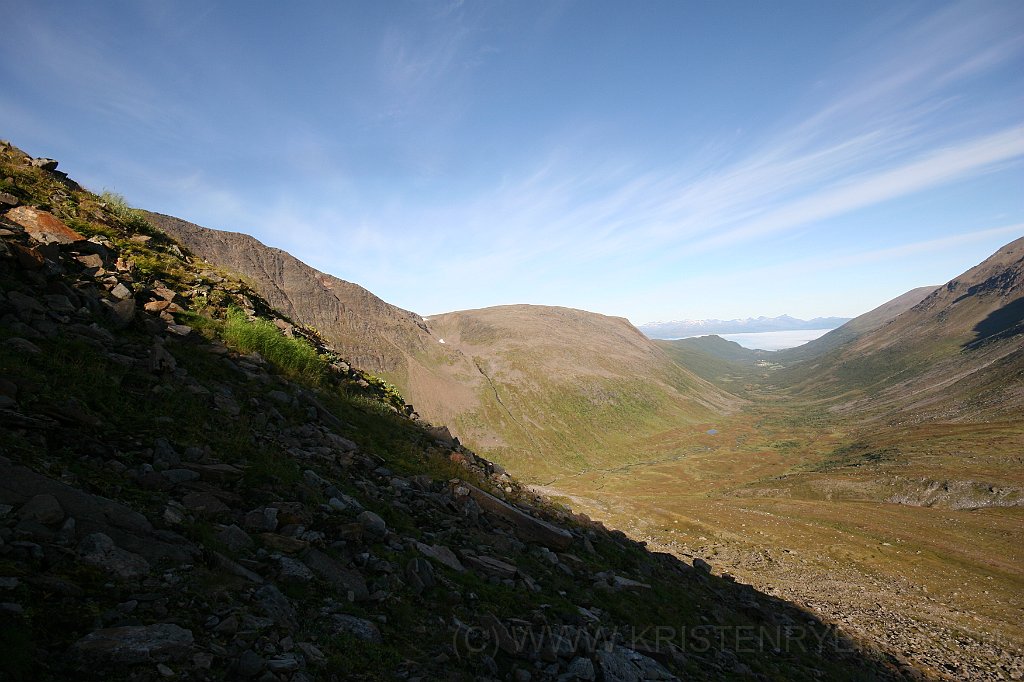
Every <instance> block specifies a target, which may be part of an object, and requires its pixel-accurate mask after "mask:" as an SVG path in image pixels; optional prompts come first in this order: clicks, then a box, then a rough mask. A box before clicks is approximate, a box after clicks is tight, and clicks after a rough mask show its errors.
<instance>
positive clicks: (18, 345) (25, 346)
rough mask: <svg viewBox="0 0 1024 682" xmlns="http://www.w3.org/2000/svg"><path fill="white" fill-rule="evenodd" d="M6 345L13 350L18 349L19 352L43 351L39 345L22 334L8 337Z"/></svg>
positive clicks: (33, 352)
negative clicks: (22, 336) (21, 335)
mask: <svg viewBox="0 0 1024 682" xmlns="http://www.w3.org/2000/svg"><path fill="white" fill-rule="evenodd" d="M4 345H5V346H7V347H8V348H10V349H11V350H15V351H18V352H19V353H28V354H29V355H39V354H40V353H42V352H43V351H42V350H40V348H39V346H37V345H36V344H34V343H32V342H31V341H29V340H28V339H23V338H21V337H20V336H15V337H13V338H10V339H7V341H5V342H4Z"/></svg>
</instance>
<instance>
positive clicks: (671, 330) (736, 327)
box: [637, 315, 851, 339]
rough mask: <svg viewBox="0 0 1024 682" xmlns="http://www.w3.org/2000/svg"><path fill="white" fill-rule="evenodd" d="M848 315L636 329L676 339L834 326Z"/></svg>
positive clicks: (655, 336)
mask: <svg viewBox="0 0 1024 682" xmlns="http://www.w3.org/2000/svg"><path fill="white" fill-rule="evenodd" d="M850 319H851V318H849V317H815V318H814V319H812V320H801V319H798V318H796V317H791V316H789V315H780V316H779V317H763V316H762V317H747V318H744V319H736V320H674V321H672V322H648V323H647V324H642V325H640V326H639V327H637V329H639V330H640V331H642V332H643V333H644V334H646V335H647V336H648V338H652V339H678V338H682V337H684V336H696V335H703V334H742V333H755V332H782V331H793V330H798V329H835V328H836V327H838V326H840V325H843V324H846V323H847V322H849V321H850Z"/></svg>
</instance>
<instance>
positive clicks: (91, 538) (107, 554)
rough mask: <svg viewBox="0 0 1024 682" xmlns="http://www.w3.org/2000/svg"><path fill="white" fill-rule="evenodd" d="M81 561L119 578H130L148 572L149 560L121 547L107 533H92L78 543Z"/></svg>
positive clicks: (139, 576) (138, 576)
mask: <svg viewBox="0 0 1024 682" xmlns="http://www.w3.org/2000/svg"><path fill="white" fill-rule="evenodd" d="M78 552H79V554H81V556H82V561H84V562H85V563H87V564H91V565H93V566H96V567H97V568H101V569H103V570H104V571H107V572H108V573H112V574H113V575H116V576H117V577H119V578H123V579H125V580H131V579H132V578H141V577H142V576H144V575H146V574H148V573H149V562H148V561H146V560H145V559H144V558H142V557H141V556H139V555H138V554H134V553H132V552H129V551H127V550H124V549H121V548H120V547H118V546H117V545H115V544H114V541H113V540H112V539H111V538H110V536H109V535H105V534H104V533H92V534H90V535H87V536H86V537H85V538H84V539H83V540H82V542H80V543H79V545H78Z"/></svg>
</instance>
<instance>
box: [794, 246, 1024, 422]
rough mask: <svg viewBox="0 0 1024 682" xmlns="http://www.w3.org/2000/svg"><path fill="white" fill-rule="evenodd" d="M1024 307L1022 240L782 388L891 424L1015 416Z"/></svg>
mask: <svg viewBox="0 0 1024 682" xmlns="http://www.w3.org/2000/svg"><path fill="white" fill-rule="evenodd" d="M917 291H919V290H915V292H917ZM911 293H914V292H911ZM915 295H916V294H915ZM908 296H909V294H908ZM1022 300H1024V238H1022V239H1018V240H1016V241H1014V242H1011V243H1010V244H1007V245H1006V246H1004V247H1003V248H1001V249H1000V250H999V251H997V252H996V253H995V254H993V255H992V256H991V257H989V258H988V259H986V260H985V261H984V262H982V263H980V264H979V265H977V266H975V267H974V268H971V269H970V270H968V271H967V272H965V273H963V274H962V275H960V276H959V277H957V278H955V279H953V280H951V281H950V282H948V283H947V284H945V285H943V286H941V287H939V288H937V289H935V290H934V291H932V292H931V293H930V294H928V295H927V296H925V297H924V298H923V300H921V301H920V302H919V303H917V304H916V305H913V306H912V307H910V308H909V309H907V310H905V311H904V312H902V313H900V314H899V315H897V316H895V317H893V318H891V319H890V320H888V321H887V322H885V323H884V324H882V325H880V326H878V327H877V328H875V329H874V330H872V331H869V332H867V333H862V334H860V335H858V336H857V337H856V338H854V339H852V340H850V341H848V342H846V343H844V344H843V345H841V346H839V347H837V348H835V349H834V350H832V351H830V352H828V353H826V354H824V355H822V356H820V357H818V358H814V359H812V360H809V361H807V362H804V363H798V364H797V365H795V366H794V367H793V368H792V369H791V370H787V371H786V372H781V373H779V374H778V375H777V376H776V377H775V380H777V381H778V382H780V384H782V385H786V384H787V383H788V384H792V385H794V386H795V388H796V391H797V393H798V394H802V395H810V396H821V397H823V398H824V399H826V400H828V401H830V402H832V403H833V404H834V408H833V409H835V410H836V411H838V412H840V413H849V414H854V413H857V414H861V415H865V416H870V415H876V416H877V417H878V418H880V419H885V420H886V421H888V422H890V423H898V422H907V421H911V422H917V421H922V420H926V421H932V420H939V421H957V422H972V421H988V420H993V419H1001V418H1010V417H1011V416H1012V415H1019V413H1020V412H1019V411H1020V409H1021V408H1022V406H1024V393H1022V392H1021V388H1020V387H1021V385H1022V378H1024V325H1022V320H1024V309H1022V303H1021V302H1022Z"/></svg>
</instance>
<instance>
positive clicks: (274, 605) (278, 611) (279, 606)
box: [256, 585, 298, 628]
mask: <svg viewBox="0 0 1024 682" xmlns="http://www.w3.org/2000/svg"><path fill="white" fill-rule="evenodd" d="M256 600H257V602H258V603H259V605H260V608H261V609H263V612H264V613H265V614H267V616H269V617H270V618H271V619H273V621H274V622H275V623H277V624H278V625H284V626H287V627H291V628H295V627H297V626H298V621H297V620H296V618H295V608H294V607H293V606H292V603H291V601H290V600H289V599H288V597H286V596H284V595H283V594H281V590H279V589H277V588H276V587H274V586H273V585H264V586H263V587H261V588H260V589H258V590H256Z"/></svg>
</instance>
